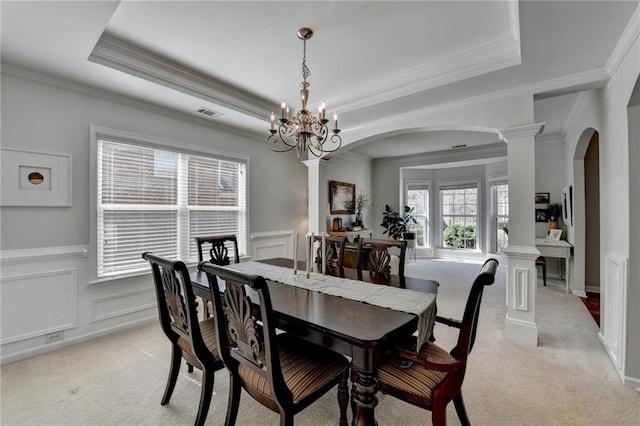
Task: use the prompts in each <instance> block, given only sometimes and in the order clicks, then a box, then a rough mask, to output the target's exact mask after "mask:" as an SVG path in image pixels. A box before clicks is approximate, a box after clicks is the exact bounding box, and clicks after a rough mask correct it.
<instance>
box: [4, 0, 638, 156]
mask: <svg viewBox="0 0 640 426" xmlns="http://www.w3.org/2000/svg"><path fill="white" fill-rule="evenodd" d="M636 7H637V2H636V1H620V2H616V1H602V2H599V1H567V2H564V1H554V2H543V1H532V0H526V1H520V2H516V1H510V0H500V1H479V0H475V1H468V2H463V1H447V2H441V1H412V2H402V1H386V2H383V1H362V2H348V1H332V2H321V1H298V2H287V1H285V2H274V1H253V2H248V1H233V2H231V1H228V2H221V1H205V2H185V1H105V2H96V1H87V2H75V1H74V2H70V1H59V2H57V1H46V2H11V1H6V0H3V1H2V3H1V10H0V12H1V17H2V40H1V42H2V46H1V47H2V71H3V72H6V73H9V74H15V75H27V74H29V73H31V74H32V75H33V74H34V73H37V75H38V76H46V77H47V78H53V79H54V80H55V81H58V82H64V83H65V84H67V85H73V86H74V87H76V88H89V90H93V91H96V92H95V93H100V94H108V96H110V97H111V98H114V97H115V98H117V99H118V100H119V101H123V102H129V103H131V104H133V105H136V106H140V107H143V108H151V109H152V110H155V111H164V112H165V113H170V114H173V115H177V116H179V117H180V118H183V119H188V120H191V121H194V122H197V123H200V124H204V125H207V126H211V127H215V128H221V129H226V130H231V131H234V132H240V133H241V134H246V135H249V136H251V137H253V138H257V139H258V140H262V139H264V138H266V136H267V129H268V126H269V123H268V118H269V115H270V113H271V111H276V113H278V111H279V108H280V107H279V105H280V103H281V102H282V101H283V100H285V101H287V102H288V104H289V105H291V106H292V107H293V108H296V109H297V108H298V107H299V105H298V104H299V101H298V99H299V94H298V91H299V83H300V81H301V80H302V76H301V62H302V42H301V41H300V40H299V39H298V38H297V37H296V32H297V30H298V29H299V28H300V27H303V26H308V27H311V28H312V29H313V30H314V33H315V34H314V36H313V37H312V38H311V39H310V40H309V41H308V42H307V66H308V67H309V69H310V71H311V75H310V77H309V78H308V81H309V82H310V83H311V86H310V88H309V90H310V104H311V107H312V108H311V109H312V110H314V109H315V107H317V105H318V104H319V103H320V102H321V101H325V102H326V104H327V111H328V113H329V114H331V113H333V112H334V111H336V112H338V113H339V116H340V127H341V128H342V129H343V133H342V135H343V140H344V144H345V148H347V149H349V148H351V149H352V151H353V152H357V153H359V154H361V155H364V156H367V157H371V158H382V157H388V156H398V155H411V154H414V153H417V152H426V151H440V150H445V149H451V146H452V145H459V144H467V145H468V146H475V145H483V144H490V143H495V142H496V137H495V135H493V136H490V135H482V134H477V132H476V133H474V132H472V131H469V132H458V133H456V134H451V132H450V131H448V130H447V129H439V130H437V131H433V132H428V134H425V133H424V132H423V133H421V134H420V135H417V134H415V133H414V134H402V135H399V136H397V137H396V138H394V144H393V146H390V145H389V144H388V143H386V144H385V143H384V142H382V141H375V140H372V141H371V142H368V143H364V144H362V143H361V144H357V143H355V142H357V141H352V140H349V137H348V136H349V128H362V127H363V126H365V127H366V126H367V125H369V124H370V123H372V122H376V121H377V120H378V119H381V118H387V117H390V116H395V115H399V114H402V113H408V112H411V111H415V110H418V109H424V108H428V107H436V106H438V105H441V104H447V103H451V102H455V101H460V100H464V99H469V98H472V97H476V96H481V95H484V94H488V93H494V92H503V93H509V92H510V91H513V92H516V91H520V92H522V91H523V90H525V91H526V92H527V93H531V94H532V95H534V96H535V97H536V103H535V115H536V121H537V122H546V127H545V129H546V130H545V133H546V134H548V135H560V136H562V135H563V132H564V131H565V130H564V129H565V128H566V120H567V119H568V118H569V117H570V114H571V111H572V108H573V105H575V103H576V101H577V99H578V97H579V95H578V94H577V92H578V91H579V90H583V89H585V88H593V87H602V86H603V85H604V84H606V81H608V79H609V78H610V70H609V66H610V58H611V56H612V52H614V48H615V46H616V43H617V42H618V40H619V38H620V37H621V35H622V34H623V31H624V29H625V27H626V26H627V24H628V22H629V20H630V19H631V17H632V15H633V13H634V10H635V8H636ZM200 108H206V109H208V110H211V111H215V112H216V113H218V116H217V117H213V118H209V117H204V116H202V115H201V114H198V113H196V112H195V111H196V110H198V109H200ZM471 130H472V129H471ZM425 141H426V142H427V143H425ZM351 144H352V146H351V147H349V145H351ZM425 146H427V147H428V148H425Z"/></svg>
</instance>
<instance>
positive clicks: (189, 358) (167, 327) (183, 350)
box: [142, 253, 224, 425]
mask: <svg viewBox="0 0 640 426" xmlns="http://www.w3.org/2000/svg"><path fill="white" fill-rule="evenodd" d="M142 257H143V258H144V259H145V260H147V261H148V262H149V263H150V264H151V271H152V273H153V280H154V283H155V289H156V298H157V303H158V315H159V317H160V325H161V326H162V330H163V331H164V334H165V335H166V336H167V338H168V339H169V341H170V342H171V367H170V368H169V378H168V380H167V386H166V388H165V391H164V395H163V397H162V400H161V401H160V404H161V405H166V404H167V403H169V400H170V399H171V395H172V394H173V389H174V388H175V385H176V381H177V379H178V373H179V372H180V363H181V361H182V359H183V358H184V360H185V361H186V362H187V363H188V365H189V372H191V371H193V367H192V366H195V367H197V368H199V369H200V370H202V390H201V391H200V405H199V407H198V414H197V416H196V421H195V424H196V425H203V424H204V421H205V419H206V418H207V413H208V411H209V404H210V403H211V395H212V394H213V382H214V372H216V371H217V370H220V369H221V368H223V367H224V364H223V363H222V358H221V357H220V355H219V352H218V344H217V340H216V334H215V333H216V331H215V328H216V327H215V320H214V318H209V319H206V320H204V321H202V322H198V312H197V307H196V299H195V296H194V295H193V289H192V288H191V279H190V278H189V270H188V269H187V267H186V265H185V264H184V263H182V262H180V261H175V262H174V261H170V260H167V259H163V258H161V257H158V256H155V255H153V254H152V253H144V254H143V255H142Z"/></svg>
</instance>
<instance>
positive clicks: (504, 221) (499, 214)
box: [491, 180, 509, 251]
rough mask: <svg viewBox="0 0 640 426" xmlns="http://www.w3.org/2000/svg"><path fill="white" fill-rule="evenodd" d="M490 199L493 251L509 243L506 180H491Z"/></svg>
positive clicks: (507, 186)
mask: <svg viewBox="0 0 640 426" xmlns="http://www.w3.org/2000/svg"><path fill="white" fill-rule="evenodd" d="M491 199H492V200H493V214H494V218H495V223H496V234H495V236H496V238H495V244H494V246H493V247H494V250H495V251H502V249H504V248H505V247H506V246H508V245H509V185H508V184H507V181H504V180H501V181H494V182H491Z"/></svg>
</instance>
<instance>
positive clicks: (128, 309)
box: [91, 288, 156, 322]
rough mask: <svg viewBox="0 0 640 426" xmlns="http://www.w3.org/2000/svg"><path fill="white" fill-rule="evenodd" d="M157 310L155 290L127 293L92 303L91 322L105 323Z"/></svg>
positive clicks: (100, 298) (95, 300) (98, 299)
mask: <svg viewBox="0 0 640 426" xmlns="http://www.w3.org/2000/svg"><path fill="white" fill-rule="evenodd" d="M148 309H153V310H154V312H152V314H153V313H155V309H156V295H155V290H154V289H153V288H148V289H141V290H136V291H127V292H124V293H120V294H114V295H110V296H105V297H99V298H96V299H93V300H92V301H91V322H97V321H103V320H107V319H110V318H115V317H119V316H123V315H128V314H131V313H134V312H140V311H146V310H148Z"/></svg>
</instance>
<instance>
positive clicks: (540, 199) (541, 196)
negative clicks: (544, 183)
mask: <svg viewBox="0 0 640 426" xmlns="http://www.w3.org/2000/svg"><path fill="white" fill-rule="evenodd" d="M549 200H550V197H549V193H548V192H536V204H549Z"/></svg>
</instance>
